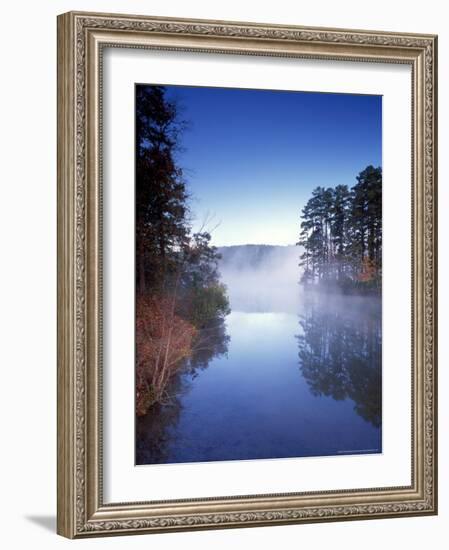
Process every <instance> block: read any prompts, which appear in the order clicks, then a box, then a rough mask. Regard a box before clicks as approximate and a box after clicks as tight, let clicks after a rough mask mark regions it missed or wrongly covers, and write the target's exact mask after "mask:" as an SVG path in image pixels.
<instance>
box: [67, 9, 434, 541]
mask: <svg viewBox="0 0 449 550" xmlns="http://www.w3.org/2000/svg"><path fill="white" fill-rule="evenodd" d="M436 49H437V38H436V36H433V35H423V34H403V33H387V32H377V31H361V30H357V31H355V30H339V29H322V28H305V27H298V26H290V25H286V26H275V25H263V24H254V23H236V22H222V21H202V20H196V21H195V20H186V19H179V20H178V19H170V18H155V17H142V16H128V15H108V14H96V13H78V12H76V13H75V12H70V13H66V14H64V15H61V16H59V17H58V532H59V534H61V535H64V536H66V537H70V538H83V537H89V536H103V535H119V534H135V533H151V532H162V531H176V530H191V529H212V528H213V529H215V528H226V527H246V526H248V527H249V526H260V525H275V524H286V523H305V522H319V521H337V520H349V519H371V518H384V517H385V518H386V517H403V516H419V515H429V514H436V513H437V437H436V436H437V432H436V429H437V407H436V405H437V401H436V400H437V393H436V387H437V379H436V352H437V342H436V334H437V332H436V323H437V311H436V293H437V286H436V285H437V280H436V273H437V271H436V262H437V248H436V183H437V182H436V153H437V151H436V147H437V134H436V121H437V113H436V105H437V103H436V90H437V81H436V78H437V66H436Z"/></svg>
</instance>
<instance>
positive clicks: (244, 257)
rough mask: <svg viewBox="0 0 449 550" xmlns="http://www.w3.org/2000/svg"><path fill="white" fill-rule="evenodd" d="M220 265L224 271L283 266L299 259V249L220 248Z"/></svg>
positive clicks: (261, 247)
mask: <svg viewBox="0 0 449 550" xmlns="http://www.w3.org/2000/svg"><path fill="white" fill-rule="evenodd" d="M218 252H219V253H220V254H221V260H220V265H221V267H222V268H223V269H224V270H226V269H238V270H246V269H258V268H261V267H264V268H265V267H267V266H268V265H273V266H275V265H284V264H285V263H286V262H288V263H289V264H290V265H291V261H292V260H293V261H294V262H296V259H297V258H299V254H300V249H299V247H298V246H295V245H286V246H276V245H269V244H244V245H235V246H220V247H218Z"/></svg>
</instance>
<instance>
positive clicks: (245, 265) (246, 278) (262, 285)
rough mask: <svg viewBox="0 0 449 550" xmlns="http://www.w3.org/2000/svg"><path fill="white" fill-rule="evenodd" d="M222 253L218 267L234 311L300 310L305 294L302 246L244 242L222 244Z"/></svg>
mask: <svg viewBox="0 0 449 550" xmlns="http://www.w3.org/2000/svg"><path fill="white" fill-rule="evenodd" d="M219 252H220V253H221V255H222V259H221V260H220V265H219V269H220V273H221V278H222V281H223V282H224V283H225V285H226V286H227V288H228V295H229V299H230V303H231V309H232V311H241V312H259V313H264V312H285V313H296V312H297V311H298V308H299V307H300V302H301V296H302V295H303V290H302V288H301V286H300V285H299V280H300V276H301V272H302V268H301V267H299V265H298V264H299V256H300V254H301V249H300V247H298V246H294V245H292V246H269V245H243V246H229V247H221V248H219Z"/></svg>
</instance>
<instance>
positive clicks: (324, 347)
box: [136, 270, 381, 464]
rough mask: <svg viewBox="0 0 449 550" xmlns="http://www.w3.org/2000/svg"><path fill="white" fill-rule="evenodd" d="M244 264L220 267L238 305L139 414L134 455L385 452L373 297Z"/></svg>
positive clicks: (182, 457)
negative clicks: (163, 400)
mask: <svg viewBox="0 0 449 550" xmlns="http://www.w3.org/2000/svg"><path fill="white" fill-rule="evenodd" d="M249 276H250V279H249V280H248V279H247V280H246V281H245V280H244V279H245V276H243V275H242V274H241V276H240V277H237V278H236V279H235V282H234V284H233V282H232V277H231V274H230V273H226V270H223V278H224V280H225V282H227V284H228V286H229V293H230V299H231V306H232V310H233V311H232V313H231V314H230V315H229V316H228V317H227V318H226V326H225V327H223V326H221V327H220V326H219V327H216V328H215V329H213V330H211V331H210V333H209V335H208V338H209V340H208V341H209V344H210V343H211V342H213V345H208V346H206V347H205V350H206V351H205V350H204V349H203V350H202V351H199V352H198V353H197V354H196V355H194V356H193V357H192V360H191V361H189V363H188V364H186V366H185V369H184V371H183V373H182V375H180V376H178V377H177V378H176V379H174V380H173V382H172V386H171V388H170V393H171V396H172V398H171V400H170V402H169V403H168V404H166V405H160V406H157V407H154V408H153V409H151V411H150V412H149V413H148V414H147V415H146V416H145V417H143V418H140V419H138V421H137V446H136V462H137V464H154V463H177V462H203V461H215V460H245V459H262V458H286V457H307V456H328V455H339V454H358V453H378V452H381V305H380V300H379V299H377V298H373V297H348V296H346V297H345V296H338V297H337V296H330V295H316V294H313V293H311V292H301V290H300V288H299V286H298V285H297V284H295V285H294V286H293V285H290V284H287V283H286V280H284V281H283V282H282V284H278V285H276V280H274V279H273V278H271V280H270V281H269V282H268V284H266V285H265V289H266V288H269V289H270V290H269V292H266V293H265V292H263V288H264V285H263V279H257V281H256V278H254V279H253V280H252V281H251V275H249ZM284 277H285V273H284ZM266 281H267V280H266ZM237 282H238V283H239V284H236V283H237ZM258 283H260V286H258ZM211 335H212V336H211Z"/></svg>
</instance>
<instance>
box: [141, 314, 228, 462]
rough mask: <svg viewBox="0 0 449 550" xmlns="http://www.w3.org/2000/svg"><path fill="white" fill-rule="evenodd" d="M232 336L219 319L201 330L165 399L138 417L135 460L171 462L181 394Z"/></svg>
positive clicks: (218, 353) (226, 345)
mask: <svg viewBox="0 0 449 550" xmlns="http://www.w3.org/2000/svg"><path fill="white" fill-rule="evenodd" d="M229 341H230V336H228V334H227V332H226V324H225V322H224V321H223V320H222V319H216V320H214V322H211V323H210V324H209V325H208V326H206V327H204V328H203V329H201V330H200V331H199V332H198V335H197V336H196V338H195V342H194V345H193V353H192V355H191V356H190V358H189V359H186V360H185V361H184V366H183V368H181V370H180V371H178V373H176V374H175V375H174V376H173V377H172V379H171V380H170V383H169V385H168V387H167V395H168V399H167V401H166V402H164V403H163V404H162V403H155V404H154V405H153V406H152V407H151V409H150V410H149V412H148V413H147V414H146V415H145V416H141V417H137V423H136V463H137V464H164V463H167V462H170V446H171V442H172V440H173V438H174V437H175V430H176V426H177V424H178V422H179V417H180V414H181V410H182V396H183V395H185V394H186V393H188V391H189V389H190V382H191V380H193V379H194V378H196V377H197V376H198V375H199V373H200V371H201V370H203V369H206V368H207V367H208V366H209V364H210V362H211V361H212V360H213V359H215V358H217V357H220V356H221V355H225V354H226V353H227V352H228V343H229Z"/></svg>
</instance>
